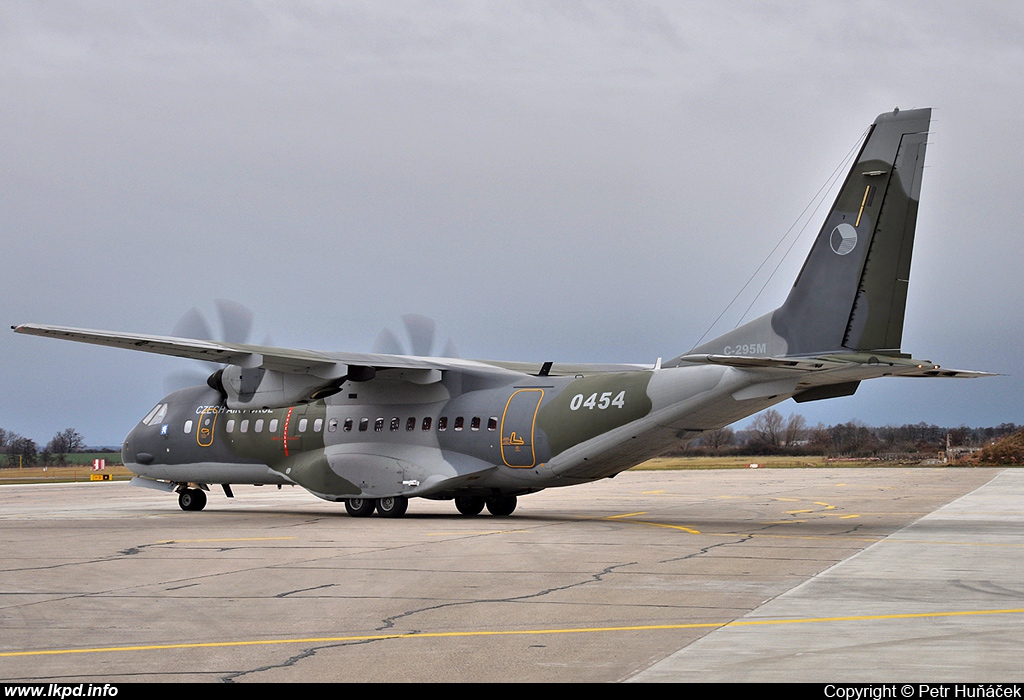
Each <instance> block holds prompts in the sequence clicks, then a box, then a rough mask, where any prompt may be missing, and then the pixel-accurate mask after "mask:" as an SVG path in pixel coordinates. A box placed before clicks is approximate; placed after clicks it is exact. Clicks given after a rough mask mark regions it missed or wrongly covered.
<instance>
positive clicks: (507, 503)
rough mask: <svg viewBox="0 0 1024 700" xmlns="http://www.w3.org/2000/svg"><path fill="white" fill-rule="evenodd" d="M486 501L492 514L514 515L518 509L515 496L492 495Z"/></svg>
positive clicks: (488, 510)
mask: <svg viewBox="0 0 1024 700" xmlns="http://www.w3.org/2000/svg"><path fill="white" fill-rule="evenodd" d="M485 503H486V504H487V512H489V513H490V514H491V515H512V513H513V511H515V509H516V497H515V496H492V497H490V498H488V499H487V500H486V501H485Z"/></svg>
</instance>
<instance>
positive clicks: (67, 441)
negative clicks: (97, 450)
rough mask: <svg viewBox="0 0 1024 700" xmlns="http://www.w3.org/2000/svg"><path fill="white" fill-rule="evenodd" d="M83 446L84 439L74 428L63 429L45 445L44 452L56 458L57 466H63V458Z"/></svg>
mask: <svg viewBox="0 0 1024 700" xmlns="http://www.w3.org/2000/svg"><path fill="white" fill-rule="evenodd" d="M83 444H85V438H83V437H82V436H81V434H79V432H78V431H77V430H75V429H74V428H65V429H64V430H62V431H60V432H59V433H57V434H56V435H54V436H53V439H51V440H50V442H48V443H47V444H46V451H47V452H49V453H50V454H52V455H54V456H56V458H57V463H58V464H64V458H65V456H66V455H67V454H68V453H69V452H75V451H76V450H79V449H81V448H82V445H83Z"/></svg>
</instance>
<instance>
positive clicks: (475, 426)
mask: <svg viewBox="0 0 1024 700" xmlns="http://www.w3.org/2000/svg"><path fill="white" fill-rule="evenodd" d="M469 429H470V430H480V419H479V418H478V417H476V416H473V420H471V421H470V422H469Z"/></svg>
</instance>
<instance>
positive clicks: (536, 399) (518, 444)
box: [501, 389, 544, 469]
mask: <svg viewBox="0 0 1024 700" xmlns="http://www.w3.org/2000/svg"><path fill="white" fill-rule="evenodd" d="M543 399H544V390H543V389H517V390H516V391H513V392H512V395H511V396H509V397H508V401H506V402H505V410H504V411H503V412H502V414H501V461H503V462H504V463H505V466H508V467H512V468H513V469H529V468H530V467H532V466H533V465H535V464H536V463H537V452H536V450H534V448H533V432H534V429H535V428H536V426H537V411H539V410H540V402H541V401H542V400H543ZM510 409H511V412H510Z"/></svg>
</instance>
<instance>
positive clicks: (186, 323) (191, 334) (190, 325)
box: [171, 306, 213, 340]
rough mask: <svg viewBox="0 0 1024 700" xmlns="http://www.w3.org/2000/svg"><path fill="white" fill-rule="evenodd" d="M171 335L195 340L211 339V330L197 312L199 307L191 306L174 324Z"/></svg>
mask: <svg viewBox="0 0 1024 700" xmlns="http://www.w3.org/2000/svg"><path fill="white" fill-rule="evenodd" d="M171 335H173V336H175V337H177V338H195V339H196V340H213V331H211V330H210V326H209V324H207V323H206V319H205V318H203V315H202V314H201V313H199V309H197V308H196V307H194V306H193V307H192V308H191V309H189V310H188V311H186V312H185V315H184V316H182V317H181V318H180V319H179V320H178V322H177V323H176V324H174V330H173V331H171Z"/></svg>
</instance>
